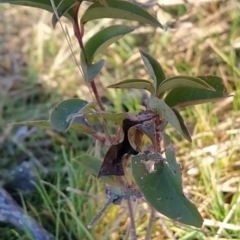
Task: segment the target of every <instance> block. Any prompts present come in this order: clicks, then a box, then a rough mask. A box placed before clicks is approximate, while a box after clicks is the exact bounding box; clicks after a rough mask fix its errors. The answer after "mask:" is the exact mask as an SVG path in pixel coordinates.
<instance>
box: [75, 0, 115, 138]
mask: <svg viewBox="0 0 240 240" xmlns="http://www.w3.org/2000/svg"><path fill="white" fill-rule="evenodd" d="M80 4H81V3H78V4H76V5H75V6H74V7H73V15H74V23H73V30H74V34H75V37H76V38H77V40H78V43H79V47H80V49H81V50H82V52H83V55H84V58H85V61H86V63H87V64H88V60H87V56H86V52H85V49H84V45H83V41H82V38H83V35H84V28H83V26H82V29H81V28H80V26H79V22H78V10H79V7H80ZM90 86H91V88H92V91H93V94H94V97H95V99H96V101H97V104H98V106H99V108H100V110H101V111H105V108H104V106H103V103H102V100H101V98H100V96H99V94H98V90H97V87H96V84H95V82H94V80H93V79H92V81H91V82H90ZM103 128H104V132H105V135H106V137H107V138H108V140H109V141H110V142H111V143H112V138H111V136H110V134H109V132H108V129H107V123H106V120H105V119H104V118H103Z"/></svg>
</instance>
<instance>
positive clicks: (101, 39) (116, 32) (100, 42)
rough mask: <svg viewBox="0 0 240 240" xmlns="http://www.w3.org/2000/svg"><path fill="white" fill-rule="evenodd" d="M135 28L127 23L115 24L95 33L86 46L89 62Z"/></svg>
mask: <svg viewBox="0 0 240 240" xmlns="http://www.w3.org/2000/svg"><path fill="white" fill-rule="evenodd" d="M101 6H102V5H101ZM103 7H104V6H103ZM104 8H106V7H104ZM133 30H134V28H132V27H128V26H126V25H113V26H109V27H106V28H104V29H102V30H100V31H99V32H97V33H96V34H94V35H93V36H92V37H91V38H90V39H89V40H88V41H87V43H86V44H85V46H84V49H85V55H86V58H87V63H88V64H89V65H90V64H91V63H92V62H93V59H94V57H95V56H97V54H98V53H100V52H103V51H104V50H105V49H106V48H107V47H109V46H110V45H111V44H113V43H115V42H117V41H118V40H119V39H120V38H121V37H123V36H124V35H126V34H128V33H130V32H132V31H133Z"/></svg>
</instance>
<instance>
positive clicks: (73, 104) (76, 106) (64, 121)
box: [49, 98, 89, 132]
mask: <svg viewBox="0 0 240 240" xmlns="http://www.w3.org/2000/svg"><path fill="white" fill-rule="evenodd" d="M88 105H89V103H88V102H86V101H84V100H81V99H77V98H73V99H68V100H64V101H62V102H60V103H59V104H57V105H56V106H55V107H54V108H53V110H52V111H51V113H50V119H49V120H50V123H51V125H52V127H53V128H54V129H55V130H57V131H60V132H66V131H67V130H68V128H69V127H70V125H71V123H72V122H73V120H74V118H69V117H70V116H71V115H74V114H76V113H79V112H80V111H82V110H83V109H84V108H86V107H87V106H88Z"/></svg>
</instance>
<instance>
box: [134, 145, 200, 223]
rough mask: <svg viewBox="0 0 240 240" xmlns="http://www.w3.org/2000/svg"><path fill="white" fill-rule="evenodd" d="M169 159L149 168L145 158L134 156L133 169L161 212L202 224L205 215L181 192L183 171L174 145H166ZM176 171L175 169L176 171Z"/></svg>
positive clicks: (177, 219) (138, 182)
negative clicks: (151, 168) (143, 159)
mask: <svg viewBox="0 0 240 240" xmlns="http://www.w3.org/2000/svg"><path fill="white" fill-rule="evenodd" d="M166 158H167V163H166V162H164V161H162V162H160V163H158V164H156V165H155V170H154V171H152V172H149V171H148V170H149V169H147V167H146V165H145V164H144V163H143V162H142V160H141V159H140V158H139V157H138V156H136V157H133V158H132V173H133V177H134V179H135V182H136V184H137V185H138V187H139V189H140V190H141V192H142V193H143V195H144V197H145V199H146V200H147V202H148V203H149V204H150V205H151V206H152V207H153V208H154V209H156V210H157V211H158V212H160V213H161V214H163V215H165V216H167V217H169V218H171V219H173V220H175V221H178V222H181V223H184V224H187V225H191V226H194V227H198V228H200V227H201V226H202V222H203V219H202V217H201V215H200V214H199V212H198V211H197V209H196V207H195V205H194V204H192V203H191V202H190V201H189V200H188V199H187V198H186V197H185V196H184V194H183V192H182V181H181V171H180V168H179V166H178V164H177V162H176V159H175V154H174V150H173V147H172V146H171V145H170V146H169V147H167V149H166ZM172 171H173V172H174V173H173V172H172Z"/></svg>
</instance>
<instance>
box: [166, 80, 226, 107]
mask: <svg viewBox="0 0 240 240" xmlns="http://www.w3.org/2000/svg"><path fill="white" fill-rule="evenodd" d="M197 78H200V79H202V80H203V81H205V82H206V83H207V84H209V85H210V86H211V87H213V88H214V89H215V91H209V90H203V89H194V88H176V89H173V90H171V91H170V92H169V93H168V95H167V96H166V97H165V100H164V101H165V102H166V104H167V105H168V106H170V107H176V108H180V107H186V106H190V105H196V104H200V103H206V102H212V101H217V100H221V99H223V98H226V97H227V93H226V90H225V88H224V85H223V81H222V79H221V78H220V77H217V76H197Z"/></svg>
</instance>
